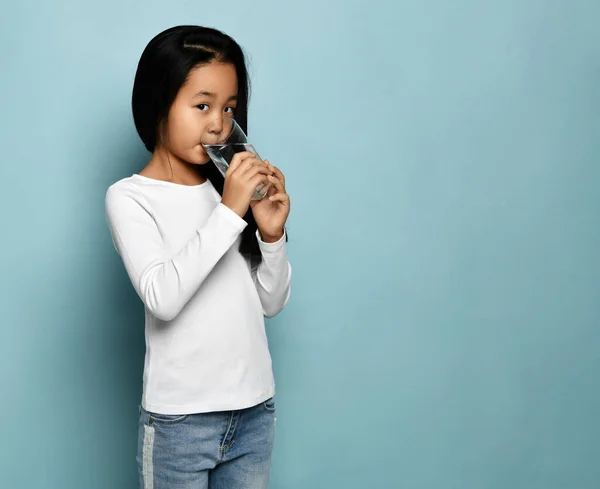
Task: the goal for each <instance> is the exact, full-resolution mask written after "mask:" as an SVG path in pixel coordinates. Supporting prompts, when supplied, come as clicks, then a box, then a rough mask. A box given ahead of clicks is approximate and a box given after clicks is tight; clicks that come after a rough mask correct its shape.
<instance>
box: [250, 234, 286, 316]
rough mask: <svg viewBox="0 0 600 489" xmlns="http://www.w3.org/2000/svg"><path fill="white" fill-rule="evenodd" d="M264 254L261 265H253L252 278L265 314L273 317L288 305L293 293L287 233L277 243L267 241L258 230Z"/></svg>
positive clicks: (259, 244) (259, 241)
mask: <svg viewBox="0 0 600 489" xmlns="http://www.w3.org/2000/svg"><path fill="white" fill-rule="evenodd" d="M256 237H257V239H258V246H259V248H260V251H261V254H262V261H261V262H260V265H258V266H253V267H252V279H253V280H254V285H255V286H256V290H257V291H258V296H259V297H260V302H261V304H262V307H263V314H264V315H265V316H266V317H273V316H276V315H277V314H279V313H280V312H281V311H282V310H283V308H284V307H285V306H286V305H287V303H288V301H289V299H290V293H291V279H292V266H291V265H290V263H289V261H288V256H287V248H286V234H285V233H284V235H283V237H282V238H281V239H280V240H279V241H277V242H275V243H265V242H264V241H263V240H262V239H261V236H260V233H259V232H258V231H256Z"/></svg>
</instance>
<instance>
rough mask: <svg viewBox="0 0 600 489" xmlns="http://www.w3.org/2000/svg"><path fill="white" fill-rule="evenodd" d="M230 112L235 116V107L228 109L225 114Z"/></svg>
mask: <svg viewBox="0 0 600 489" xmlns="http://www.w3.org/2000/svg"><path fill="white" fill-rule="evenodd" d="M227 111H229V114H234V113H235V107H227V108H226V109H225V112H227Z"/></svg>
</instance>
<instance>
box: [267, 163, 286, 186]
mask: <svg viewBox="0 0 600 489" xmlns="http://www.w3.org/2000/svg"><path fill="white" fill-rule="evenodd" d="M265 161H266V162H267V164H268V165H269V168H270V169H271V170H273V173H274V174H275V176H276V177H277V178H279V180H281V183H283V186H284V187H285V176H284V175H283V173H282V172H281V170H280V169H279V168H277V167H276V166H273V165H271V163H270V162H269V160H265Z"/></svg>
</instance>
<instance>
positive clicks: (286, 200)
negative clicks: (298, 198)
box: [269, 192, 290, 204]
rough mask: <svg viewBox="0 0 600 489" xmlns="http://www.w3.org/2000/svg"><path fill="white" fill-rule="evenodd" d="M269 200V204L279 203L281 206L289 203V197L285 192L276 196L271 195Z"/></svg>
mask: <svg viewBox="0 0 600 489" xmlns="http://www.w3.org/2000/svg"><path fill="white" fill-rule="evenodd" d="M269 200H270V201H271V202H281V203H283V204H287V203H289V202H290V196H289V195H288V194H286V193H285V192H279V193H278V194H275V195H271V197H269Z"/></svg>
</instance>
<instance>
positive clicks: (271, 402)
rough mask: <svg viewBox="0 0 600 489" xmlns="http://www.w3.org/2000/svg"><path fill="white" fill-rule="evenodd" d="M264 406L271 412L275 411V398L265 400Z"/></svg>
mask: <svg viewBox="0 0 600 489" xmlns="http://www.w3.org/2000/svg"><path fill="white" fill-rule="evenodd" d="M263 407H264V408H265V409H266V410H267V411H269V412H273V411H275V400H274V399H273V398H272V397H271V398H270V399H267V400H266V401H265V402H263Z"/></svg>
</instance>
